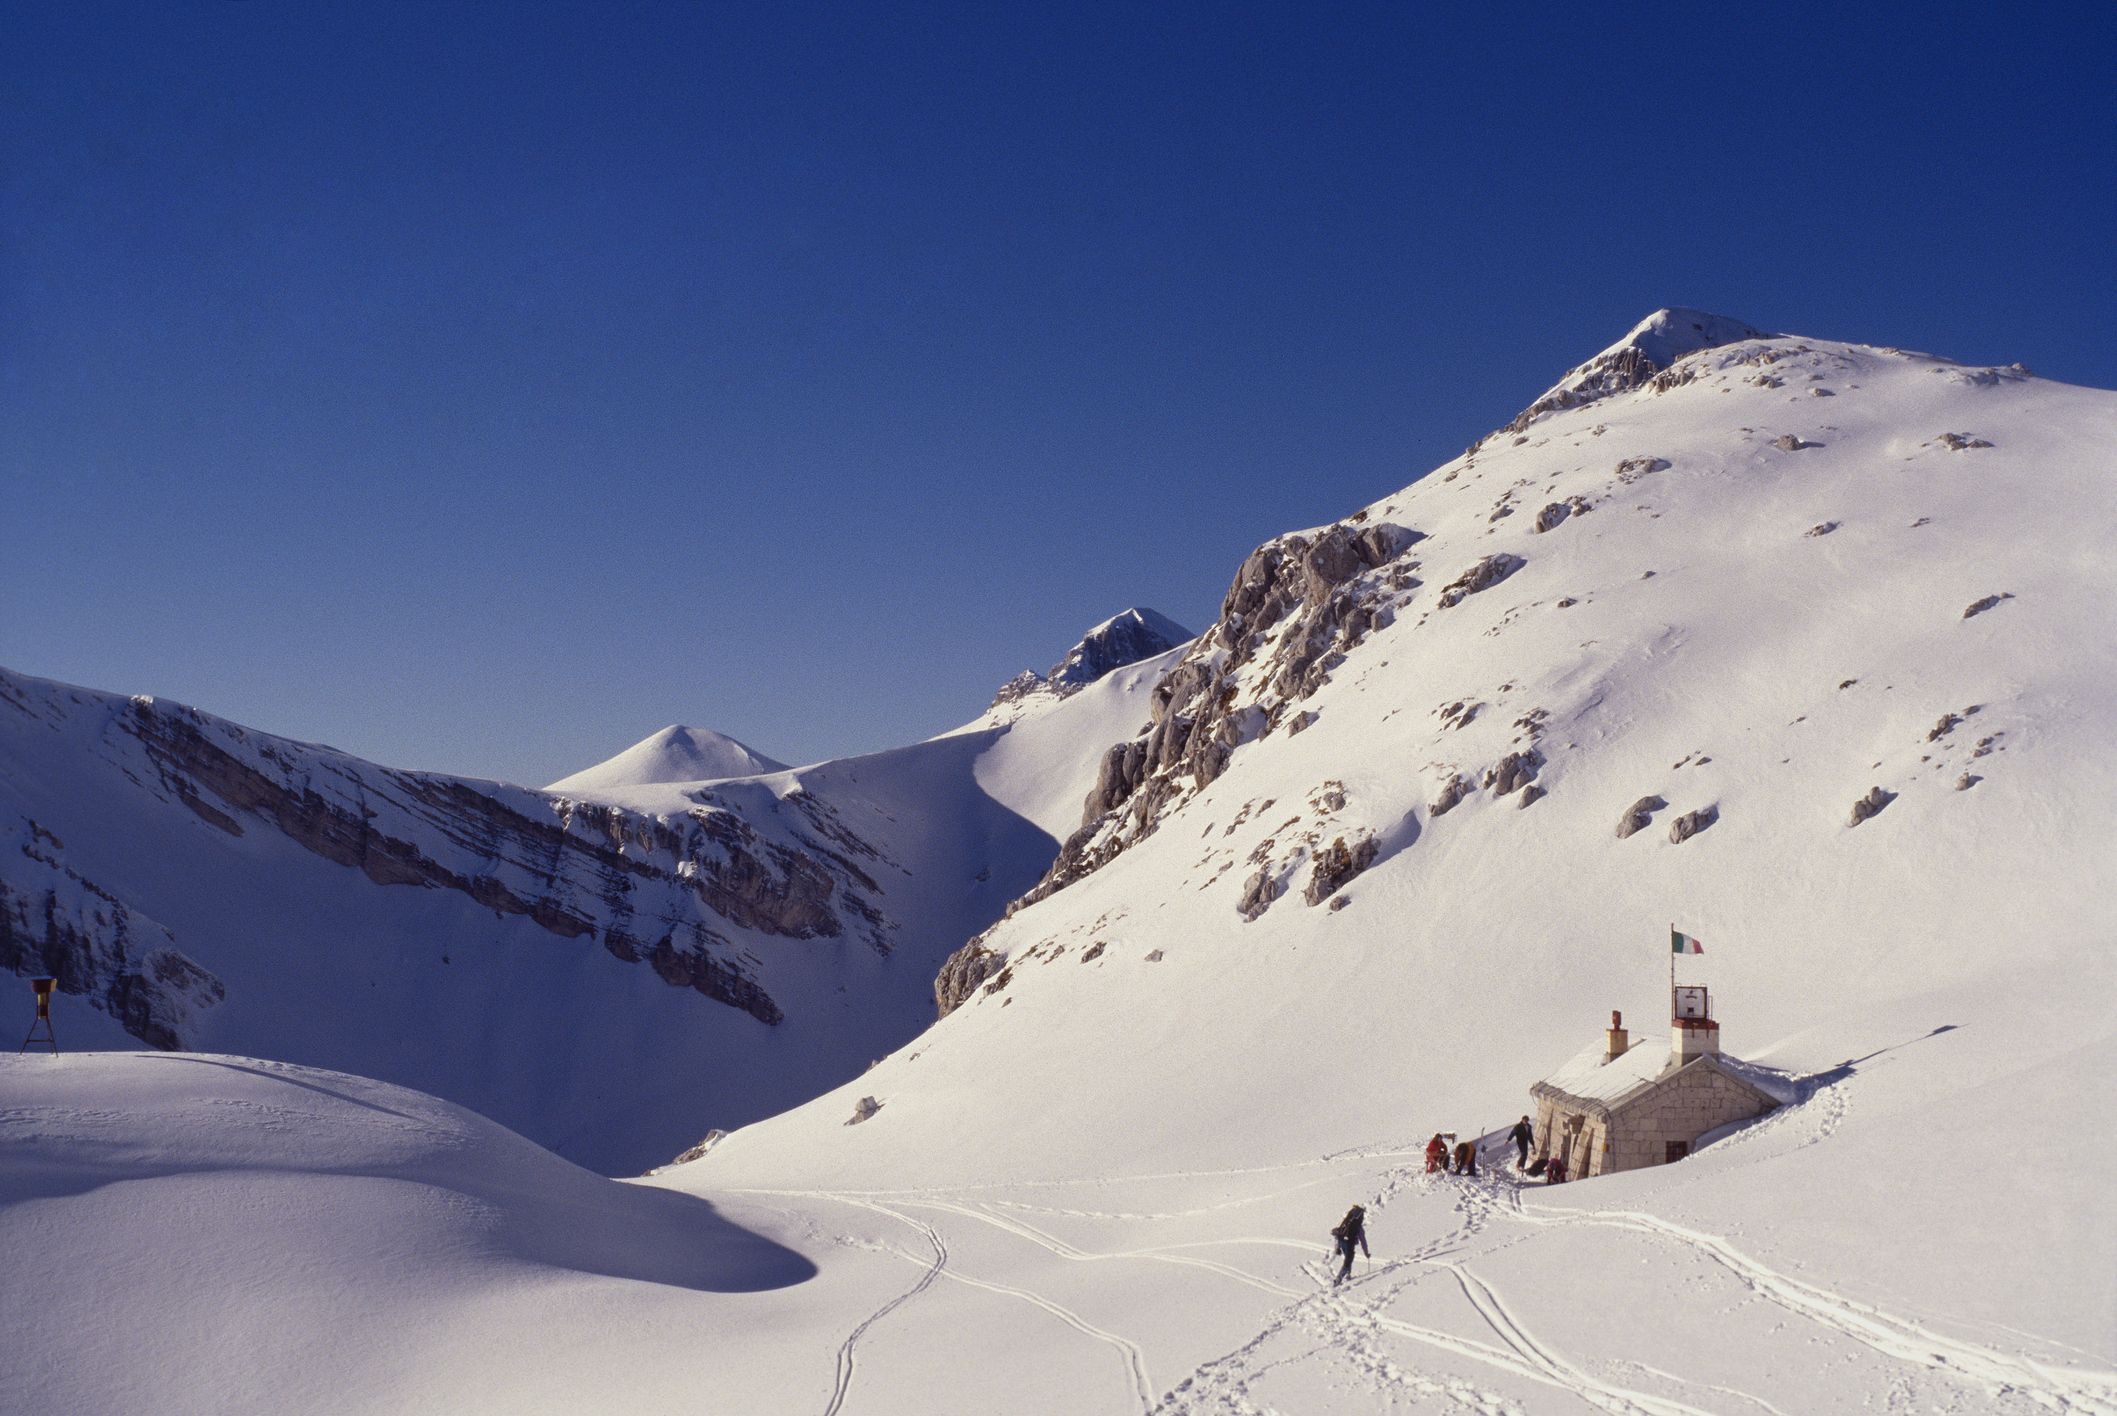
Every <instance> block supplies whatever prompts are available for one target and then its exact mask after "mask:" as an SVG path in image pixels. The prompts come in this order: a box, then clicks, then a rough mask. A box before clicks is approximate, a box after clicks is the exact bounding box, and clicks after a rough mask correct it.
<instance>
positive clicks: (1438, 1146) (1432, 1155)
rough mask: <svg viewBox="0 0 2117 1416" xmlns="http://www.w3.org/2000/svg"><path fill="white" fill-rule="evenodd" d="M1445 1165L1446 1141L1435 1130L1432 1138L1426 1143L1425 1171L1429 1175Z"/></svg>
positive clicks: (1446, 1159) (1444, 1167)
mask: <svg viewBox="0 0 2117 1416" xmlns="http://www.w3.org/2000/svg"><path fill="white" fill-rule="evenodd" d="M1447 1167H1448V1142H1446V1141H1444V1140H1442V1139H1441V1133H1440V1132H1439V1131H1435V1132H1434V1133H1433V1139H1432V1140H1430V1141H1428V1142H1427V1143H1426V1173H1427V1174H1428V1175H1431V1174H1433V1173H1434V1172H1435V1171H1436V1170H1445V1169H1447Z"/></svg>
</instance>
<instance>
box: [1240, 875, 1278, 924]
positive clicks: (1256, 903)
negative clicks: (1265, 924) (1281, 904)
mask: <svg viewBox="0 0 2117 1416" xmlns="http://www.w3.org/2000/svg"><path fill="white" fill-rule="evenodd" d="M1285 893H1286V882H1285V881H1283V880H1281V879H1280V878H1279V873H1278V872H1277V871H1276V870H1274V869H1272V867H1271V866H1269V865H1267V866H1264V867H1261V868H1260V869H1259V870H1258V871H1257V872H1256V873H1255V874H1254V875H1252V876H1250V878H1249V879H1248V880H1245V881H1244V882H1243V884H1242V897H1241V898H1240V899H1238V900H1237V901H1235V912H1236V913H1237V914H1239V915H1241V916H1242V917H1243V918H1244V919H1246V920H1254V919H1256V918H1257V916H1259V915H1261V914H1263V913H1264V912H1265V911H1266V910H1268V909H1270V908H1271V907H1272V901H1274V900H1276V899H1278V898H1279V897H1280V896H1281V895H1284V894H1285Z"/></svg>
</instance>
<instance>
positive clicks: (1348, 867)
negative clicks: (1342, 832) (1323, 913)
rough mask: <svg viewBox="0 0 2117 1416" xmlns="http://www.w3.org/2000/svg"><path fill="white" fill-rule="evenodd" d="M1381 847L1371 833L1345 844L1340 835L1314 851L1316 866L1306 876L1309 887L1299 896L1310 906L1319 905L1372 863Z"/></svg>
mask: <svg viewBox="0 0 2117 1416" xmlns="http://www.w3.org/2000/svg"><path fill="white" fill-rule="evenodd" d="M1380 849H1381V847H1380V843H1379V842H1377V841H1376V840H1375V838H1374V837H1373V836H1362V837H1360V838H1359V839H1358V840H1356V841H1354V842H1353V843H1352V844H1351V845H1347V844H1346V841H1345V838H1344V837H1343V836H1340V837H1338V838H1337V839H1336V840H1334V841H1332V842H1331V843H1330V844H1329V845H1327V846H1325V847H1324V848H1323V849H1322V850H1320V851H1318V852H1317V853H1316V859H1315V865H1314V868H1313V870H1312V871H1311V873H1310V875H1309V878H1308V888H1306V889H1305V890H1303V891H1302V892H1301V898H1302V899H1304V900H1306V901H1307V902H1308V903H1309V904H1311V905H1320V904H1322V903H1323V902H1324V901H1325V900H1327V899H1329V898H1330V897H1331V896H1332V895H1335V894H1337V893H1338V891H1339V890H1340V889H1342V888H1343V887H1344V886H1346V885H1347V884H1349V883H1350V882H1351V881H1352V879H1353V877H1355V876H1357V875H1358V874H1360V872H1361V871H1363V870H1366V869H1367V867H1369V866H1370V865H1373V864H1374V863H1375V854H1376V852H1377V851H1379V850H1380Z"/></svg>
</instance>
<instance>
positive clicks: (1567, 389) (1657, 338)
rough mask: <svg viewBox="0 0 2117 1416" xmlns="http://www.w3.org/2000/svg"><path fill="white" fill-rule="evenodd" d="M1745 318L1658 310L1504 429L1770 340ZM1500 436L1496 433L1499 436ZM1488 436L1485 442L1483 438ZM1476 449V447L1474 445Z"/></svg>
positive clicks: (1519, 428) (1522, 425) (1514, 430)
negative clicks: (1688, 361) (1708, 353)
mask: <svg viewBox="0 0 2117 1416" xmlns="http://www.w3.org/2000/svg"><path fill="white" fill-rule="evenodd" d="M1769 338H1771V336H1770V335H1768V334H1766V333H1764V332H1763V331H1762V330H1759V329H1753V328H1751V327H1750V326H1749V325H1746V324H1744V323H1742V322H1741V321H1740V320H1731V319H1728V318H1726V317H1725V316H1721V315H1711V314H1707V313H1705V312H1704V311H1702V310H1684V309H1669V310H1657V311H1655V312H1654V313H1653V314H1651V315H1649V316H1647V317H1646V318H1645V319H1644V320H1641V321H1640V322H1639V324H1637V325H1636V326H1634V327H1633V329H1632V331H1631V333H1629V334H1627V335H1626V336H1625V337H1624V338H1623V339H1621V340H1619V341H1618V342H1617V343H1616V344H1613V345H1611V346H1610V347H1609V348H1608V349H1605V350H1603V351H1602V353H1600V354H1598V355H1596V356H1595V357H1594V358H1593V359H1590V360H1589V361H1588V362H1587V363H1585V364H1581V365H1578V366H1576V367H1574V368H1572V369H1570V370H1568V371H1567V373H1566V376H1565V377H1564V378H1562V379H1560V380H1559V381H1558V382H1557V383H1556V384H1554V385H1553V386H1552V387H1551V388H1550V389H1549V390H1548V391H1546V392H1545V394H1544V395H1543V397H1541V398H1539V399H1537V400H1536V402H1534V403H1532V404H1530V405H1529V406H1528V407H1527V408H1524V409H1523V410H1522V411H1521V412H1520V413H1518V414H1516V415H1515V418H1514V421H1513V422H1511V423H1509V424H1507V426H1506V427H1504V428H1501V429H1500V430H1499V432H1500V433H1520V432H1521V431H1522V430H1523V429H1525V428H1527V427H1528V426H1529V425H1530V424H1532V423H1535V422H1537V421H1539V420H1540V419H1543V418H1546V417H1549V416H1550V415H1551V414H1553V413H1559V412H1563V411H1564V410H1566V409H1568V408H1581V407H1585V406H1586V405H1588V404H1590V403H1595V402H1598V401H1599V400H1601V399H1605V398H1608V397H1610V396H1612V395H1613V394H1619V393H1625V392H1628V391H1629V390H1631V389H1635V388H1638V387H1640V386H1641V385H1643V384H1645V383H1648V382H1649V381H1652V380H1653V379H1654V378H1655V376H1656V375H1657V374H1660V373H1661V372H1662V371H1663V370H1665V369H1668V368H1669V367H1670V366H1672V365H1673V364H1675V363H1676V361H1677V360H1679V359H1681V358H1683V357H1684V356H1685V355H1687V354H1695V353H1698V352H1699V351H1701V350H1705V349H1716V348H1718V347H1720V346H1721V345H1723V344H1735V343H1738V342H1740V341H1742V340H1745V339H1769ZM1494 436H1497V434H1494ZM1482 441H1483V439H1481V440H1480V442H1482ZM1473 450H1474V449H1473Z"/></svg>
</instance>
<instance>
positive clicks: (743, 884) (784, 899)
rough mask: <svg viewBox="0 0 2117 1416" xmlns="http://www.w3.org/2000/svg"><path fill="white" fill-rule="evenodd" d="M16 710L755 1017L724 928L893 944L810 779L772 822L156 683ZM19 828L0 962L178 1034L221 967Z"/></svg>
mask: <svg viewBox="0 0 2117 1416" xmlns="http://www.w3.org/2000/svg"><path fill="white" fill-rule="evenodd" d="M6 711H20V712H24V713H27V714H29V715H30V716H32V717H37V716H40V715H48V714H51V713H54V712H64V713H83V714H86V713H95V714H107V715H108V720H107V724H106V726H105V727H104V728H103V729H102V732H103V737H102V739H101V740H100V743H101V745H100V747H99V749H98V750H99V752H100V753H101V754H102V755H104V756H106V757H108V758H110V759H112V760H113V761H115V762H116V763H117V764H118V765H119V766H120V767H122V769H123V770H124V771H126V772H127V773H128V774H129V775H130V776H132V778H133V779H134V780H135V781H137V782H138V783H139V784H140V786H141V788H142V790H143V791H145V792H146V793H148V794H150V796H152V797H155V798H159V799H161V800H163V801H169V802H175V803H178V804H180V805H182V806H183V807H184V808H185V809H187V810H189V811H190V812H191V813H192V814H193V815H195V816H197V817H198V819H199V820H201V821H203V822H205V823H206V824H207V825H208V826H210V827H211V828H213V829H214V830H216V831H220V832H224V833H226V834H227V835H229V836H234V837H252V836H258V835H259V834H260V833H267V834H269V835H271V836H274V837H283V838H284V839H285V840H286V841H287V842H291V843H292V844H294V845H295V846H297V847H299V848H300V849H301V850H304V851H307V852H309V853H310V854H312V855H314V856H316V857H318V858H320V859H322V860H325V861H328V862H330V863H332V864H334V865H338V866H342V867H345V868H346V869H349V870H356V871H359V872H360V873H361V874H362V875H364V876H366V877H367V879H368V880H370V881H372V882H374V883H375V884H377V885H380V886H386V887H387V886H408V887H412V888H415V889H423V890H444V891H450V892H453V893H457V894H460V895H462V896H464V897H466V898H467V899H470V900H473V901H475V902H477V904H479V905H480V906H482V907H483V908H485V909H489V910H492V911H493V912H494V913H496V914H499V915H502V916H519V917H521V918H523V919H526V920H528V921H530V922H532V923H534V924H535V925H536V926H537V927H539V928H541V929H543V930H545V931H548V932H549V933H551V934H554V935H557V936H559V937H560V938H564V939H577V940H581V941H584V942H592V943H599V944H600V945H601V946H602V947H603V948H604V949H605V950H606V951H607V952H608V953H610V954H611V955H612V956H614V957H616V958H618V959H622V960H625V961H627V962H636V963H643V964H646V965H648V966H649V967H651V968H652V969H653V970H654V971H655V973H656V975H657V976H658V977H660V978H661V979H662V980H663V981H665V982H667V983H669V984H670V985H671V986H673V987H680V988H689V989H692V990H695V991H696V992H698V993H700V994H702V995H704V996H705V997H708V998H712V999H714V1000H716V1001H718V1002H722V1003H725V1004H727V1005H729V1006H730V1007H734V1008H738V1009H741V1010H742V1011H743V1012H745V1013H747V1014H749V1015H750V1016H751V1017H754V1018H756V1019H758V1020H759V1021H760V1022H764V1023H768V1024H769V1023H777V1022H779V1021H780V1020H781V1019H782V1017H783V1014H782V1012H781V1010H780V1008H779V1006H778V1004H777V1003H776V1002H774V1000H773V999H772V998H771V997H770V995H769V994H768V993H767V991H766V989H765V988H764V986H763V985H762V984H761V983H760V982H759V980H758V978H757V977H756V976H755V974H754V973H753V969H754V967H755V963H756V959H755V956H754V955H752V954H749V953H747V952H746V951H745V950H744V949H743V948H742V947H740V946H738V945H737V944H736V943H734V942H733V941H731V939H730V938H729V937H728V934H727V933H724V932H723V931H730V932H732V931H739V930H746V931H753V932H754V933H756V934H762V935H767V936H773V937H777V938H782V939H790V940H800V939H816V938H839V937H844V936H845V935H846V934H847V933H848V930H851V931H852V932H853V934H854V935H855V936H856V937H858V938H860V939H861V940H862V941H863V942H864V943H865V944H867V945H868V947H871V948H873V949H875V950H876V951H877V952H878V953H884V954H886V953H888V951H889V943H888V939H887V934H886V930H887V928H888V926H887V922H886V921H885V920H884V918H883V916H882V914H881V912H880V910H879V908H878V907H877V906H876V905H875V904H874V902H873V897H875V896H879V894H880V888H879V886H878V885H877V884H876V882H875V881H874V879H873V878H872V877H871V876H869V875H868V873H867V872H866V870H865V869H863V867H862V865H861V860H862V859H873V858H874V857H875V855H876V852H875V851H874V850H873V848H872V847H870V846H868V845H866V843H864V842H863V841H861V840H860V838H859V837H858V836H857V835H856V834H855V833H853V832H852V831H851V830H849V829H848V828H846V827H845V826H844V824H843V823H842V822H840V821H838V820H837V819H836V816H835V815H834V813H833V812H832V811H831V810H830V809H829V808H828V807H827V806H825V805H824V804H823V803H821V802H818V801H816V800H814V799H813V798H810V797H808V796H807V795H806V794H804V793H803V792H801V791H800V790H799V789H796V790H795V791H793V792H790V793H788V794H787V795H786V796H785V797H784V798H782V799H781V800H782V801H783V802H784V804H786V805H787V806H789V807H791V808H792V809H791V810H790V811H788V812H786V813H784V814H783V816H784V818H785V819H784V820H781V821H779V822H778V823H777V825H775V827H774V829H775V830H777V832H778V834H777V835H776V836H767V835H766V834H765V833H764V832H762V831H760V830H759V829H758V828H757V827H756V826H753V825H752V823H751V822H750V821H748V820H746V819H745V818H744V817H743V816H741V815H738V814H736V813H735V812H733V811H729V810H725V809H721V808H719V807H716V806H713V805H711V804H701V805H699V806H696V807H694V808H693V809H692V810H691V811H689V812H687V813H685V814H683V815H680V816H661V815H648V814H644V813H640V812H635V811H631V810H627V809H625V808H622V807H617V806H611V805H608V804H599V803H590V802H582V801H575V800H572V799H569V798H566V797H563V796H554V795H549V794H545V793H540V792H532V791H526V790H523V789H520V788H514V787H506V786H502V785H499V784H497V783H490V782H473V781H468V780H464V779H459V778H453V777H445V776H439V775H435V774H430V773H421V772H402V771H396V770H393V769H389V768H384V767H379V766H376V765H375V764H372V763H365V762H361V761H359V760H358V759H354V758H349V757H346V756H345V755H343V754H340V753H335V752H332V751H331V750H330V749H327V748H320V747H314V746H311V745H308V744H303V743H294V742H289V741H287V740H284V739H280V738H274V737H270V736H268V735H265V734H260V733H252V732H250V731H249V730H247V729H244V728H241V727H238V726H237V725H235V724H233V723H228V722H225V721H223V720H220V719H217V718H213V717H211V716H209V715H206V714H201V713H198V712H195V711H194V710H192V709H189V708H185V707H183V706H181V705H177V704H167V703H161V702H158V701H156V700H154V699H149V698H136V699H132V700H129V701H128V700H123V699H111V698H104V697H101V696H97V697H95V698H93V699H91V698H88V697H83V696H80V695H75V696H74V697H72V698H66V699H60V698H40V697H38V696H37V695H36V694H33V693H31V692H28V691H27V690H24V691H21V692H17V693H13V694H9V695H5V696H0V712H6ZM781 828H783V829H781ZM24 829H25V833H26V834H25V838H24V847H23V849H22V851H21V852H19V853H16V852H6V853H0V887H4V888H6V890H7V891H8V894H7V896H6V899H7V907H6V908H7V913H8V915H9V917H10V922H9V923H8V924H7V926H6V930H7V938H8V939H9V940H10V941H11V942H9V943H8V944H6V945H5V946H0V964H6V965H9V966H13V967H17V968H43V967H47V964H46V963H45V962H44V960H45V959H46V958H47V956H48V957H49V967H51V969H52V972H53V973H54V975H55V976H57V977H59V978H61V979H62V980H63V982H62V984H61V987H62V989H63V990H64V991H66V992H68V993H80V994H83V995H85V996H88V997H89V998H91V999H92V1000H94V1001H95V1002H96V1005H97V1006H99V1007H103V1008H105V1009H106V1010H107V1011H109V1012H111V1013H112V1015H113V1016H115V1017H118V1018H119V1019H120V1021H122V1022H123V1023H124V1024H125V1026H126V1027H127V1028H128V1030H130V1031H132V1032H133V1034H134V1035H135V1036H137V1037H140V1038H141V1039H142V1040H143V1041H147V1042H150V1043H153V1044H154V1045H157V1046H164V1047H177V1046H180V1045H182V1044H183V1042H184V1041H185V1039H186V1034H185V1025H186V1021H187V1020H188V1019H189V1018H190V1017H191V1016H192V1015H193V1014H195V1012H196V1011H197V1010H198V1009H200V1008H204V1007H209V1006H211V1005H212V1004H213V1003H214V1002H216V1001H218V1000H219V998H220V997H221V995H222V992H223V988H222V985H221V983H220V982H219V981H218V980H216V979H214V978H213V976H212V975H211V974H209V973H207V972H206V971H205V970H203V969H201V968H199V966H198V965H196V964H195V963H193V962H192V961H190V960H189V959H187V958H185V957H184V955H183V954H182V953H181V952H180V951H179V950H178V949H177V948H176V946H175V944H174V943H173V942H172V941H170V940H169V939H168V937H167V931H165V930H160V926H158V925H154V924H153V923H152V921H147V920H144V919H143V918H142V916H141V915H140V912H139V911H138V910H137V909H136V908H132V907H130V906H129V905H128V904H127V903H126V902H125V901H122V900H119V899H117V898H116V897H115V896H114V895H112V894H111V893H110V892H108V891H105V890H101V889H100V887H97V886H95V885H94V884H93V883H92V882H89V881H86V880H81V879H80V878H79V877H78V876H74V875H72V872H71V871H70V870H69V869H68V867H66V865H65V864H64V862H63V861H61V860H60V859H59V858H58V848H57V846H56V844H55V843H54V842H53V841H52V840H50V839H48V838H47V836H48V833H46V836H40V835H38V834H37V832H36V828H35V827H34V824H33V823H26V824H25V828H24ZM9 860H12V861H14V862H15V863H14V864H13V865H9V864H8V863H7V862H8V861H9ZM69 876H70V877H71V878H70V879H68V878H67V877H69ZM52 901H57V902H58V903H57V904H53V903H51V902H52ZM68 902H73V903H71V904H69V903H68ZM54 911H56V913H55V912H54ZM69 911H71V913H69ZM69 921H70V922H69ZM157 931H159V938H157V937H156V935H157ZM68 960H71V961H72V962H68Z"/></svg>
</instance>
